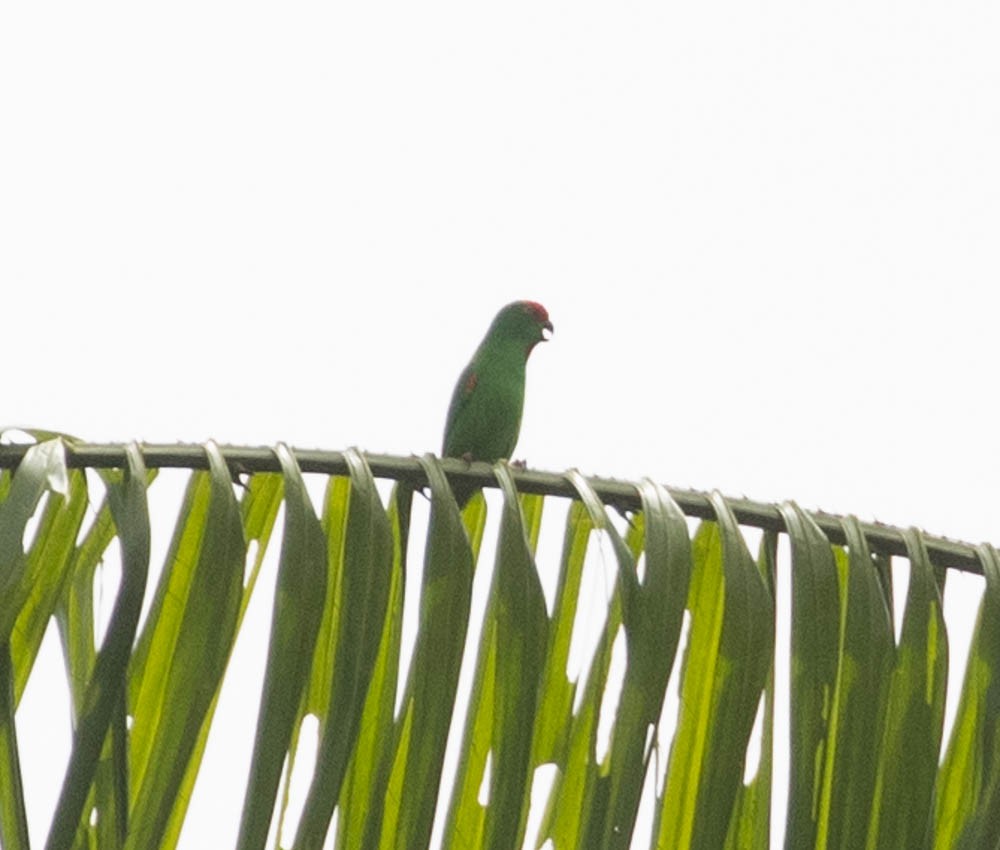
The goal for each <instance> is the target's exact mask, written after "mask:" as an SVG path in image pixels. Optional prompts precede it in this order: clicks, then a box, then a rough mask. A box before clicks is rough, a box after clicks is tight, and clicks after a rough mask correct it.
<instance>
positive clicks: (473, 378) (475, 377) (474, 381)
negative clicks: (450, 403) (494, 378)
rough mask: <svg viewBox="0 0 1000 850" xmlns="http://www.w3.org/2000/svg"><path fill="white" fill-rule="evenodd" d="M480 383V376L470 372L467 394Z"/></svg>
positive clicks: (466, 385)
mask: <svg viewBox="0 0 1000 850" xmlns="http://www.w3.org/2000/svg"><path fill="white" fill-rule="evenodd" d="M478 383H479V375H478V374H477V373H475V372H470V373H469V377H468V378H466V379H465V394H466V395H468V394H469V393H471V392H472V391H473V390H474V389H475V388H476V384H478Z"/></svg>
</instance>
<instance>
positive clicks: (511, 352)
mask: <svg viewBox="0 0 1000 850" xmlns="http://www.w3.org/2000/svg"><path fill="white" fill-rule="evenodd" d="M546 330H547V331H549V332H550V333H551V332H552V330H553V328H552V322H551V321H549V314H548V312H547V311H546V309H545V308H544V307H543V306H542V305H541V304H538V303H537V302H535V301H515V302H513V303H512V304H508V305H507V306H506V307H504V308H503V309H502V310H501V311H500V312H499V313H497V315H496V318H495V319H494V320H493V324H491V325H490V329H489V330H488V331H487V332H486V336H485V337H484V338H483V341H482V342H481V343H479V348H477V349H476V353H475V354H473V355H472V360H471V361H470V362H469V365H468V366H466V367H465V370H464V371H463V372H462V374H461V375H460V376H459V378H458V383H457V384H456V385H455V391H454V392H453V393H452V396H451V405H450V406H449V407H448V420H447V422H446V423H445V427H444V447H443V448H442V450H441V454H442V455H443V456H444V457H458V458H463V459H464V460H466V461H474V460H478V461H486V462H487V463H495V462H496V461H498V460H500V458H506V459H510V456H511V455H512V454H513V453H514V446H515V445H517V436H518V433H519V432H520V430H521V412H522V411H523V409H524V373H525V366H526V365H527V362H528V355H530V354H531V351H532V349H533V348H534V347H535V346H536V345H537V344H538V343H539V342H544V341H545V340H546V339H547V337H546V336H545V331H546ZM453 489H454V492H455V499H456V501H457V502H458V505H459V507H462V506H464V505H465V503H466V502H468V500H469V498H470V497H471V496H472V494H473V493H474V492H475V491H476V489H477V488H476V487H471V486H470V487H468V488H466V487H463V486H455V487H454V488H453Z"/></svg>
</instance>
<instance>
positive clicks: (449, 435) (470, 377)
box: [441, 363, 479, 457]
mask: <svg viewBox="0 0 1000 850" xmlns="http://www.w3.org/2000/svg"><path fill="white" fill-rule="evenodd" d="M477 383H479V373H478V372H477V371H476V367H475V364H474V363H470V364H469V365H468V366H466V367H465V369H464V370H463V371H462V374H461V375H459V378H458V383H457V384H455V391H454V393H452V396H451V405H450V406H449V407H448V421H447V424H446V426H445V432H444V447H443V449H442V450H441V453H442V455H444V457H458V456H459V455H461V454H462V452H461V451H457V452H456V446H455V445H454V442H455V440H456V438H458V437H459V435H460V434H461V432H462V427H461V423H462V420H463V419H464V418H465V415H464V414H465V411H466V410H467V408H468V406H469V402H470V400H471V399H472V398H473V396H474V395H475V390H476V384H477ZM463 451H464V450H463Z"/></svg>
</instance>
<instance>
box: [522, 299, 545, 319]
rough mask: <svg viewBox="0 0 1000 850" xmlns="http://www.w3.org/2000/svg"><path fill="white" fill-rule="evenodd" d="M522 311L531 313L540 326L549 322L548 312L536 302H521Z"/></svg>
mask: <svg viewBox="0 0 1000 850" xmlns="http://www.w3.org/2000/svg"><path fill="white" fill-rule="evenodd" d="M521 303H523V304H524V309H525V310H527V311H528V312H529V313H531V314H532V315H533V316H534V317H535V318H536V319H537V320H538V322H539V323H540V324H544V323H545V322H547V321H548V320H549V311H548V310H546V309H545V308H544V307H543V306H542V305H541V304H539V303H538V302H537V301H523V302H521Z"/></svg>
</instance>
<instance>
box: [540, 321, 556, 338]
mask: <svg viewBox="0 0 1000 850" xmlns="http://www.w3.org/2000/svg"><path fill="white" fill-rule="evenodd" d="M546 331H548V332H549V336H551V335H552V334H554V333H555V328H553V327H552V322H543V323H542V342H548V341H549V337H548V336H546V335H545V332H546Z"/></svg>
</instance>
